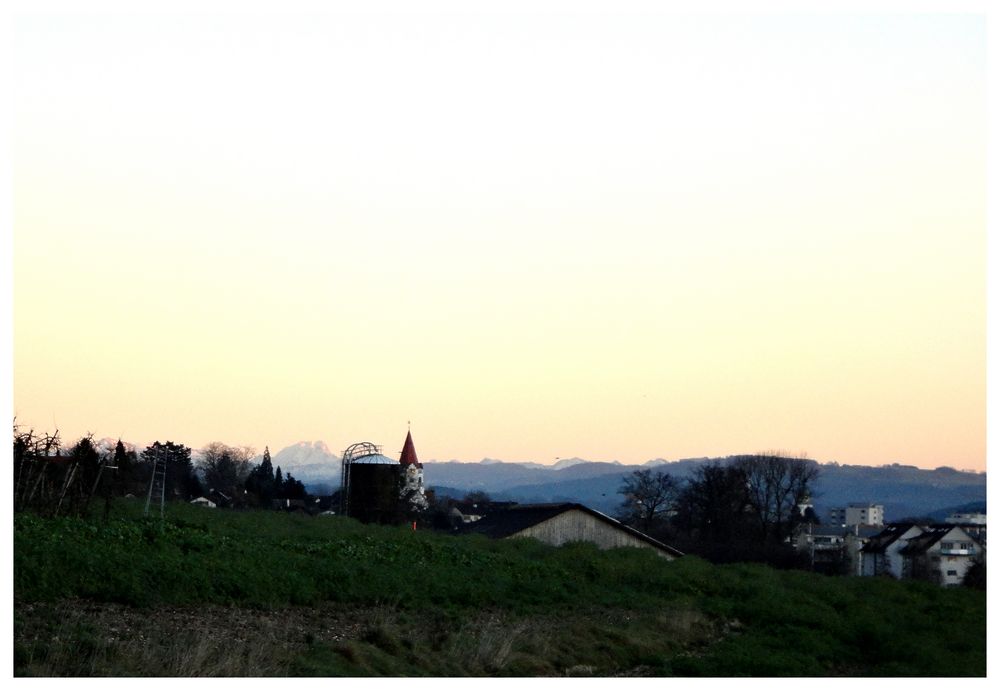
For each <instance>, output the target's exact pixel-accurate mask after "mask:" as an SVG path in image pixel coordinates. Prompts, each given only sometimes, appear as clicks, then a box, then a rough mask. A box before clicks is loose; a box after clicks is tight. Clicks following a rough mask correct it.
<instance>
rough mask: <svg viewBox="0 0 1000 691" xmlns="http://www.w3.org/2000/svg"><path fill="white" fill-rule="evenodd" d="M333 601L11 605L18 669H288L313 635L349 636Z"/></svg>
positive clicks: (181, 673)
mask: <svg viewBox="0 0 1000 691" xmlns="http://www.w3.org/2000/svg"><path fill="white" fill-rule="evenodd" d="M353 618H354V617H352V616H351V615H349V614H348V613H347V612H346V611H344V610H337V609H334V608H320V609H317V608H313V609H304V608H303V609H291V608H290V609H286V610H282V611H280V612H264V611H255V610H249V609H243V608H235V607H233V608H225V607H203V608H194V607H189V608H177V607H169V608H167V607H163V608H156V609H143V610H139V609H134V608H130V607H125V606H121V605H114V604H100V605H97V604H94V603H86V602H81V601H67V602H63V603H59V604H55V605H48V604H29V605H20V606H15V626H14V646H15V669H16V673H17V675H18V676H47V677H63V676H72V677H76V676H158V677H247V676H250V677H261V676H287V675H288V672H289V666H290V664H291V661H292V660H293V659H294V658H295V657H296V656H297V655H299V654H301V653H302V652H303V651H304V650H306V649H307V648H308V647H309V646H310V645H312V644H313V643H314V642H315V641H316V640H317V639H323V640H325V641H328V642H334V641H337V640H342V639H344V638H345V637H353V636H355V635H356V633H357V629H358V626H357V625H356V624H353V623H351V620H352V619H353Z"/></svg>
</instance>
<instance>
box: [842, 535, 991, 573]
mask: <svg viewBox="0 0 1000 691" xmlns="http://www.w3.org/2000/svg"><path fill="white" fill-rule="evenodd" d="M861 557H862V563H861V567H862V568H861V574H862V575H863V576H878V575H891V576H894V577H896V578H919V579H921V580H929V581H931V582H933V583H938V584H941V585H946V586H954V585H960V584H961V583H962V579H963V578H965V573H966V571H968V569H969V567H970V566H972V565H973V564H974V563H976V562H977V561H981V560H985V558H986V547H985V545H983V544H982V543H980V542H979V541H978V540H977V539H976V538H975V537H973V535H972V534H971V533H970V532H969V531H966V530H965V528H963V526H960V525H951V524H932V525H917V524H915V523H903V524H891V525H890V526H888V527H887V528H886V529H885V530H883V531H882V532H881V533H879V534H878V535H876V536H874V537H872V538H871V539H870V540H869V541H868V544H866V545H865V546H864V547H862V548H861Z"/></svg>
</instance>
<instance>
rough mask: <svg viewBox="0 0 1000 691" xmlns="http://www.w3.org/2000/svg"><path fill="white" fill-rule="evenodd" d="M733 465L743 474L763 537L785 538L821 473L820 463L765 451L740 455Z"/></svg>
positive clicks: (753, 511)
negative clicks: (751, 454)
mask: <svg viewBox="0 0 1000 691" xmlns="http://www.w3.org/2000/svg"><path fill="white" fill-rule="evenodd" d="M732 466H733V467H735V468H737V469H738V470H739V471H740V472H741V473H742V474H743V478H744V481H745V482H746V489H747V502H748V504H749V508H750V513H751V514H752V515H753V516H754V517H755V518H756V520H757V524H758V527H759V530H760V537H761V538H762V539H764V540H768V539H772V540H774V541H775V542H780V541H782V540H784V538H785V537H787V536H788V535H789V534H790V532H791V530H792V528H793V526H794V522H795V519H796V517H797V516H798V507H799V505H800V504H804V503H806V502H807V501H808V500H809V498H810V496H811V491H812V483H814V482H815V481H816V478H817V477H818V476H819V467H818V466H817V464H816V463H815V462H814V461H810V460H806V459H804V458H789V457H787V456H783V455H780V454H777V453H765V454H757V455H754V456H738V457H736V458H735V459H733V461H732Z"/></svg>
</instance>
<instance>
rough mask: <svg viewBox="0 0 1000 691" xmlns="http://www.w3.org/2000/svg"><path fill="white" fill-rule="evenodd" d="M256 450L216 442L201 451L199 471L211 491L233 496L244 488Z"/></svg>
mask: <svg viewBox="0 0 1000 691" xmlns="http://www.w3.org/2000/svg"><path fill="white" fill-rule="evenodd" d="M253 456H254V450H253V449H252V448H250V447H249V446H239V447H237V446H226V445H225V444H223V443H222V442H217V441H214V442H212V443H210V444H209V445H208V446H206V447H205V448H204V449H202V450H201V457H200V458H199V459H198V469H199V470H200V471H201V473H202V475H203V476H204V478H205V485H206V487H207V488H209V489H214V490H216V491H219V492H224V493H225V494H229V495H230V496H233V494H234V493H235V491H236V490H237V489H238V488H240V487H242V486H244V485H245V483H246V480H247V477H248V476H249V475H250V471H251V469H252V466H251V463H250V459H252V458H253Z"/></svg>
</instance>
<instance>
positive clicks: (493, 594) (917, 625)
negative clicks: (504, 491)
mask: <svg viewBox="0 0 1000 691" xmlns="http://www.w3.org/2000/svg"><path fill="white" fill-rule="evenodd" d="M140 509H141V505H140V503H139V502H122V503H121V504H119V505H117V506H116V507H115V512H114V513H113V516H112V518H111V520H110V521H108V522H107V523H104V522H102V521H100V520H92V521H88V520H79V519H42V518H38V517H36V516H31V515H26V514H21V515H17V516H16V517H15V526H14V527H15V530H14V588H15V673H16V674H19V675H25V674H110V675H115V674H128V675H143V674H166V675H171V676H173V675H180V674H188V673H190V674H236V675H258V674H279V675H285V674H292V675H294V674H303V675H352V676H354V675H368V674H396V675H398V674H405V675H434V676H441V675H482V674H499V675H539V674H556V675H560V674H567V673H569V674H597V675H611V674H655V675H685V676H695V675H713V676H716V675H722V676H728V675H796V676H798V675H833V674H843V675H944V676H967V675H976V676H981V675H985V672H986V598H985V594H984V593H981V592H975V591H970V590H965V589H958V590H944V589H941V588H937V587H934V586H931V585H929V584H924V583H910V582H906V583H900V582H893V581H889V580H882V579H843V578H841V579H838V578H826V577H822V576H817V575H814V574H807V573H800V572H779V571H774V570H771V569H769V568H767V567H762V566H750V565H734V566H728V567H716V566H712V565H711V564H708V563H706V562H704V561H701V560H699V559H696V558H692V557H685V558H683V559H679V560H677V561H674V562H667V561H665V560H663V559H661V558H659V557H657V556H656V555H654V554H653V553H652V552H651V551H648V550H638V549H621V550H613V551H606V552H602V551H600V550H597V549H596V548H594V547H592V546H590V545H585V544H577V545H570V546H566V547H562V548H552V547H548V546H546V545H542V544H540V543H537V542H535V541H530V540H507V541H490V540H488V539H486V538H482V537H480V536H468V537H453V536H448V535H437V534H434V533H431V532H425V531H418V532H413V531H411V530H408V529H400V528H385V527H375V526H363V525H360V524H359V523H357V522H355V521H352V520H349V519H343V518H335V517H315V518H310V517H307V516H298V515H286V514H280V513H270V512H224V511H217V510H211V509H202V508H199V507H191V506H187V505H178V506H171V507H169V509H168V513H169V517H168V520H167V522H166V523H165V524H164V525H163V526H162V527H161V525H160V524H159V522H157V521H144V520H143V519H141V517H140V516H139V513H140Z"/></svg>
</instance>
